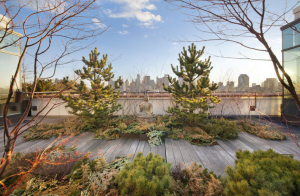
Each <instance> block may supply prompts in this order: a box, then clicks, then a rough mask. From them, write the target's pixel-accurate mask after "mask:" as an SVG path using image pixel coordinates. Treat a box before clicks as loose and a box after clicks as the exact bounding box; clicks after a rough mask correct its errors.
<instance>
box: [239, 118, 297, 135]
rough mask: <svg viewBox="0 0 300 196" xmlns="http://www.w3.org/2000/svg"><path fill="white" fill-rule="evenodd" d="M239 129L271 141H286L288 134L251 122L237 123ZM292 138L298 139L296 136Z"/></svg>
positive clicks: (242, 121)
mask: <svg viewBox="0 0 300 196" xmlns="http://www.w3.org/2000/svg"><path fill="white" fill-rule="evenodd" d="M237 124H238V125H239V126H238V127H239V129H240V130H241V131H246V132H248V133H251V134H253V135H256V136H258V137H260V138H264V139H270V140H285V139H286V135H287V134H286V133H283V132H281V131H279V130H277V129H270V127H269V126H267V125H259V124H252V123H250V122H249V121H244V120H240V121H238V123H237ZM291 135H292V136H294V137H296V136H295V135H294V134H291Z"/></svg>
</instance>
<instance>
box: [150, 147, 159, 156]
mask: <svg viewBox="0 0 300 196" xmlns="http://www.w3.org/2000/svg"><path fill="white" fill-rule="evenodd" d="M150 151H151V152H152V153H153V156H154V155H156V154H157V151H158V146H153V147H150Z"/></svg>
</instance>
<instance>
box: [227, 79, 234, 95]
mask: <svg viewBox="0 0 300 196" xmlns="http://www.w3.org/2000/svg"><path fill="white" fill-rule="evenodd" d="M226 91H228V92H233V91H234V82H233V81H230V82H229V81H228V82H227V84H226Z"/></svg>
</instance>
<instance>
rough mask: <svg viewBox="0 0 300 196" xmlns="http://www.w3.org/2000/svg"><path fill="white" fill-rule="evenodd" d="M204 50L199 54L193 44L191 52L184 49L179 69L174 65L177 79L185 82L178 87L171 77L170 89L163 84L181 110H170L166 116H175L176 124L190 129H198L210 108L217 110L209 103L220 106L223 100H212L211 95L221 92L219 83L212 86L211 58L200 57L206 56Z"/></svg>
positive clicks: (189, 48)
mask: <svg viewBox="0 0 300 196" xmlns="http://www.w3.org/2000/svg"><path fill="white" fill-rule="evenodd" d="M204 49H205V47H203V48H202V50H199V51H197V50H196V46H195V45H194V44H193V43H192V45H191V46H189V47H188V50H186V49H185V47H183V52H181V54H180V53H179V58H178V61H179V68H178V66H177V67H176V69H175V67H174V66H173V65H171V67H172V70H173V72H174V74H175V75H177V76H178V77H179V78H182V79H183V83H182V84H179V80H177V79H176V78H172V77H170V76H169V77H168V79H169V83H170V85H169V86H168V87H166V86H165V84H164V89H165V91H167V92H169V93H172V96H173V97H174V101H175V102H176V104H177V105H178V106H179V107H169V108H168V110H167V112H168V113H171V114H173V115H174V116H175V117H176V119H177V122H182V123H184V124H185V123H187V124H188V125H189V126H196V124H197V122H199V120H201V119H203V118H204V117H206V116H207V114H206V112H207V110H208V108H213V107H214V106H211V105H209V103H208V100H209V101H210V103H213V104H217V103H220V101H221V100H220V99H218V97H216V96H212V91H214V90H216V89H218V86H217V84H216V83H212V84H210V80H209V74H210V71H211V70H212V68H213V67H211V62H210V57H209V58H208V59H205V60H204V61H202V60H200V57H201V56H202V55H203V53H204ZM178 120H179V121H178Z"/></svg>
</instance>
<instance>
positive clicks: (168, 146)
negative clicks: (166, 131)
mask: <svg viewBox="0 0 300 196" xmlns="http://www.w3.org/2000/svg"><path fill="white" fill-rule="evenodd" d="M165 148H166V158H167V163H172V166H174V165H175V163H176V162H175V157H174V154H173V148H172V141H171V139H169V138H166V139H165Z"/></svg>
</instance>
